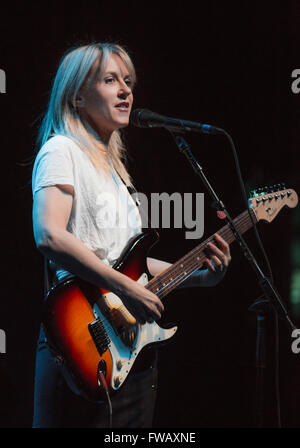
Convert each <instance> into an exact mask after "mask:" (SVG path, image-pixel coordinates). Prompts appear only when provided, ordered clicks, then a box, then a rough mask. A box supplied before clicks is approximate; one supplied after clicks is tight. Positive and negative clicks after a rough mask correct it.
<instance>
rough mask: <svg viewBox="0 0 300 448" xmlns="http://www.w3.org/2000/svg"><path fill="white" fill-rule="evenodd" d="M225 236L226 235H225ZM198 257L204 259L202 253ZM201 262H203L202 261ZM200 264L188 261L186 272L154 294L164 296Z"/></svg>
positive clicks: (232, 239)
mask: <svg viewBox="0 0 300 448" xmlns="http://www.w3.org/2000/svg"><path fill="white" fill-rule="evenodd" d="M248 228H249V227H247V228H246V230H247V229H248ZM229 232H231V231H230V229H229ZM218 233H219V234H221V232H220V231H219V232H218ZM226 233H228V232H226ZM221 235H223V236H224V235H225V232H224V233H223V234H221ZM226 236H227V235H226ZM232 241H234V237H233V235H232V238H231V242H232ZM202 247H203V246H202ZM198 258H199V259H201V260H202V261H204V258H205V255H203V254H201V255H200V256H199V257H198ZM202 264H203V263H202ZM200 266H201V263H200V264H199V262H198V263H197V262H194V261H193V260H192V261H191V262H190V263H188V264H186V266H185V273H187V274H185V273H181V274H179V276H177V277H175V280H174V279H173V280H172V281H171V282H168V283H167V284H166V285H165V286H163V287H161V288H160V289H159V290H156V291H155V294H157V295H158V296H160V295H162V294H163V295H162V297H163V296H164V295H166V294H167V293H169V292H170V291H172V289H174V288H175V287H176V286H177V285H178V284H180V283H181V282H182V281H183V280H184V279H185V278H188V277H189V276H190V275H191V274H192V273H193V272H195V271H196V270H197V269H198V268H199V267H200ZM152 286H153V285H152Z"/></svg>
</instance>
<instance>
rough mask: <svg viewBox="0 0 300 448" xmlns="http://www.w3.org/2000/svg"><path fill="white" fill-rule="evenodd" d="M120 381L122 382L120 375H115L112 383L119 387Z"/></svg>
mask: <svg viewBox="0 0 300 448" xmlns="http://www.w3.org/2000/svg"><path fill="white" fill-rule="evenodd" d="M121 382H122V377H121V376H116V377H115V378H114V384H115V387H119V386H120V384H121Z"/></svg>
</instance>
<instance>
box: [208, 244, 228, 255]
mask: <svg viewBox="0 0 300 448" xmlns="http://www.w3.org/2000/svg"><path fill="white" fill-rule="evenodd" d="M207 249H208V251H209V252H208V256H209V258H211V256H212V255H216V256H217V257H219V258H220V259H223V258H224V257H225V254H224V252H222V250H221V249H219V248H218V247H217V246H216V245H215V244H213V243H207Z"/></svg>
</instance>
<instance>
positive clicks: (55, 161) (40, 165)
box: [32, 137, 74, 196]
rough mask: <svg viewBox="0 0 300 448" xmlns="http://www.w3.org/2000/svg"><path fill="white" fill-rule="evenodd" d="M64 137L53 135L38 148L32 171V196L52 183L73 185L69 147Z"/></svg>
mask: <svg viewBox="0 0 300 448" xmlns="http://www.w3.org/2000/svg"><path fill="white" fill-rule="evenodd" d="M66 140H67V139H66V138H64V137H53V138H52V139H50V140H48V142H47V143H45V145H44V146H43V147H42V148H41V149H40V151H39V152H38V155H37V157H36V159H35V162H34V166H33V171H32V194H33V196H34V195H35V193H36V192H37V191H39V190H40V189H41V188H45V187H50V186H53V185H60V184H61V185H72V186H74V173H73V171H74V170H73V159H72V156H71V148H70V145H69V144H68V142H67V141H66Z"/></svg>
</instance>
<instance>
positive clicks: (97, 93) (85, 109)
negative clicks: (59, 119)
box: [81, 54, 133, 142]
mask: <svg viewBox="0 0 300 448" xmlns="http://www.w3.org/2000/svg"><path fill="white" fill-rule="evenodd" d="M92 76H93V74H92ZM131 87H132V79H131V77H130V74H129V72H128V69H127V67H126V65H125V63H124V62H123V61H122V59H121V58H120V56H118V55H116V54H112V55H111V56H110V57H109V59H108V61H107V65H106V68H105V70H104V71H103V73H102V74H101V75H98V77H96V78H95V79H94V80H93V82H92V85H90V86H89V87H86V88H84V89H83V91H82V95H81V96H82V97H83V105H82V107H81V113H82V115H83V118H84V119H86V120H87V122H88V123H89V124H90V125H91V126H92V127H93V129H95V131H96V132H97V133H98V134H99V135H100V137H101V138H102V139H103V140H104V141H106V142H107V141H108V140H109V138H110V135H111V134H112V132H113V131H115V130H116V129H119V128H123V127H125V126H127V125H128V123H129V115H130V111H131V107H132V102H133V95H132V90H131Z"/></svg>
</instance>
